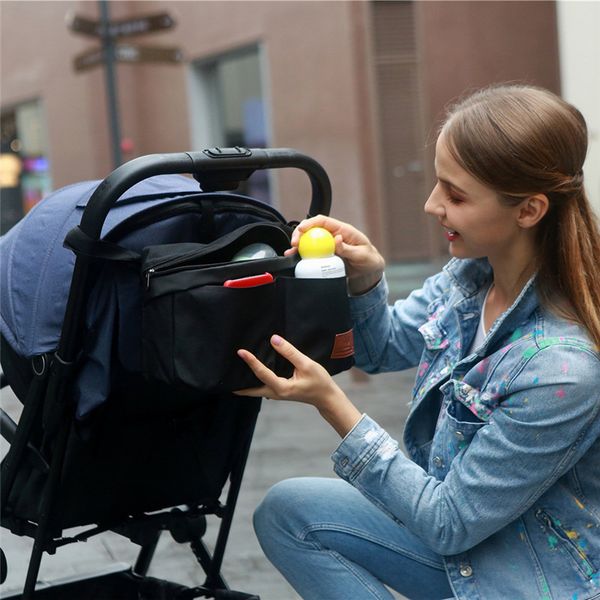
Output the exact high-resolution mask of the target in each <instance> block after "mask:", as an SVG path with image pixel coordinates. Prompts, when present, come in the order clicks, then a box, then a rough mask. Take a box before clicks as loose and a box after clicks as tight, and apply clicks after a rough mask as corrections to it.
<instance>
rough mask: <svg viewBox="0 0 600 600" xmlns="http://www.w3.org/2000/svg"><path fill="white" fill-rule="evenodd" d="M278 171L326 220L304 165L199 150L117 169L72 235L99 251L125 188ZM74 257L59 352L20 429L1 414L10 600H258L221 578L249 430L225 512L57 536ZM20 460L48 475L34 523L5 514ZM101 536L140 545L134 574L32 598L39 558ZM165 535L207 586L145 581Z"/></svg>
mask: <svg viewBox="0 0 600 600" xmlns="http://www.w3.org/2000/svg"><path fill="white" fill-rule="evenodd" d="M282 167H294V168H299V169H301V170H303V171H304V172H305V173H306V174H307V175H308V176H309V178H310V182H311V188H312V198H311V204H310V210H309V213H308V216H309V217H310V216H314V215H316V214H319V213H322V214H328V213H329V209H330V205H331V187H330V184H329V179H328V177H327V174H326V173H325V171H324V170H323V168H322V167H321V165H319V163H317V162H316V161H314V160H313V159H311V158H310V157H307V156H305V155H302V154H299V153H298V152H296V151H294V150H292V149H285V148H284V149H248V148H240V147H235V148H212V149H207V150H204V151H202V152H189V153H188V152H184V153H176V154H166V155H149V156H143V157H140V158H137V159H134V160H132V161H130V162H128V163H126V164H124V165H122V166H121V167H119V168H117V169H116V170H115V171H113V172H112V173H111V174H110V175H109V176H108V177H107V178H106V179H105V180H104V181H103V182H102V183H101V184H100V185H99V186H98V187H97V188H96V190H95V192H94V193H93V194H92V196H91V198H90V200H89V202H88V205H87V206H86V208H85V210H84V212H83V216H82V219H81V224H80V226H79V228H78V229H79V231H78V234H79V237H81V236H82V235H83V237H84V238H86V239H87V241H88V242H89V244H90V247H94V245H100V244H102V242H101V231H102V225H103V223H104V221H105V219H106V216H107V214H108V212H109V210H110V208H111V207H112V206H113V205H114V204H115V203H116V201H117V200H118V199H119V197H120V196H121V195H122V194H123V193H124V192H125V191H127V190H128V189H129V188H130V187H132V186H133V185H134V184H136V183H138V182H140V181H143V180H144V179H147V178H149V177H152V176H155V175H163V174H175V173H177V174H179V173H191V174H192V175H193V176H194V178H195V179H197V180H198V181H199V182H200V184H201V188H202V191H203V192H211V191H217V190H232V189H236V188H237V186H238V184H239V183H240V182H241V181H243V180H246V179H247V178H248V177H250V175H251V174H252V173H253V172H254V171H256V170H259V169H272V168H282ZM76 254H77V256H76V260H75V265H74V270H73V275H72V280H71V286H70V289H69V296H68V300H67V305H66V310H65V316H64V320H63V324H62V330H61V335H60V340H59V343H58V347H57V349H56V351H55V352H53V353H47V354H44V355H39V356H36V357H34V358H33V359H32V360H31V368H32V370H33V378H32V379H31V383H30V385H29V387H28V389H27V392H26V397H25V399H24V401H23V404H24V406H23V412H22V414H21V417H20V419H19V423H18V425H17V424H16V423H15V422H14V421H13V420H12V419H11V418H10V416H9V415H8V414H7V413H6V412H5V411H3V410H2V409H0V422H1V425H2V428H1V433H2V436H3V437H5V438H6V439H7V440H8V441H9V442H10V449H9V451H8V454H7V456H6V458H5V460H4V461H3V469H2V481H1V483H2V490H1V507H2V526H3V527H7V528H8V529H10V530H11V531H12V532H13V533H15V534H17V535H26V536H28V537H32V538H33V540H34V544H33V549H32V553H31V558H30V562H29V566H28V571H27V576H26V580H25V586H24V590H23V593H22V596H21V595H17V596H11V597H12V598H17V597H21V598H22V599H23V600H32V599H33V598H34V597H35V598H38V599H39V598H47V599H50V598H59V597H60V598H65V597H80V596H69V595H68V594H81V593H82V591H83V590H84V589H85V585H86V584H90V583H92V582H98V581H100V580H102V578H109V579H110V578H112V579H113V580H114V581H117V580H119V581H120V579H119V578H122V580H123V585H125V584H126V583H127V585H129V586H132V589H134V588H135V590H137V591H138V593H139V591H140V590H142V591H145V592H148V593H154V592H155V590H159V591H160V594H161V595H160V596H156V595H154V596H148V597H149V598H154V597H157V598H158V597H160V598H177V599H181V600H184V599H191V598H199V597H208V598H211V597H212V598H223V599H225V598H229V599H232V600H234V599H238V600H243V599H245V600H252V599H255V600H257V599H258V597H257V596H253V595H251V594H246V593H242V592H234V591H231V590H230V589H229V587H228V585H227V583H226V582H225V580H224V578H223V576H222V574H221V566H222V563H223V557H224V553H225V547H226V544H227V539H228V536H229V532H230V528H231V523H232V519H233V514H234V510H235V505H236V502H237V498H238V495H239V491H240V486H241V482H242V478H243V473H244V469H245V464H246V459H247V457H248V453H249V450H250V444H251V440H252V434H253V428H254V423H253V424H252V428H251V431H250V433H249V436H248V439H247V441H246V442H245V443H244V445H243V447H242V449H241V451H240V455H239V456H238V460H237V462H236V464H235V465H234V466H233V468H232V469H231V472H230V476H229V488H228V491H227V498H226V501H225V504H221V503H220V502H219V501H217V503H216V505H214V506H187V508H185V509H181V508H176V509H171V508H170V507H165V508H167V510H161V511H159V512H156V513H152V514H143V515H141V516H131V517H129V518H127V519H126V520H125V521H123V522H120V523H111V524H108V525H104V524H103V525H99V526H96V527H93V528H91V529H86V530H85V531H83V532H81V533H79V534H77V535H75V536H72V537H62V530H61V527H60V525H59V524H58V525H57V523H58V520H57V506H56V504H57V496H58V491H59V489H60V482H61V473H62V471H63V464H64V460H65V455H66V450H67V444H68V440H69V436H70V434H71V431H72V427H73V421H74V407H73V403H72V402H71V401H70V397H69V391H70V384H71V382H72V380H73V377H74V374H75V371H76V368H77V366H78V357H79V356H80V354H81V351H82V346H83V339H82V338H83V331H84V326H83V323H84V317H85V309H86V301H87V299H88V296H89V291H90V287H91V282H90V272H91V268H90V267H91V263H92V262H93V260H94V258H93V257H92V256H89V255H87V254H86V253H85V252H77V253H76ZM7 384H9V382H8V380H7V378H6V377H5V376H3V378H2V382H1V387H5V385H7ZM41 419H43V423H44V431H43V441H42V444H41V445H38V446H37V447H36V445H35V444H33V443H32V439H31V438H32V432H33V429H34V424H35V423H36V422H37V423H39V422H40V420H41ZM48 448H51V459H50V463H49V464H48V463H47V462H46V458H45V456H46V455H47V449H48ZM26 460H29V461H35V462H36V463H37V465H38V466H39V467H40V468H41V469H42V470H43V471H44V472H46V473H47V478H46V480H45V485H44V488H43V495H42V499H41V505H40V506H41V508H40V512H39V519H38V522H37V524H36V523H32V522H30V521H24V520H23V519H20V518H15V517H14V515H11V514H10V512H9V511H7V510H6V507H7V501H8V499H9V497H10V493H11V490H12V488H13V486H14V484H15V481H16V479H17V475H18V473H19V469H20V468H21V465H22V463H23V461H26ZM207 514H212V515H215V516H217V517H218V518H220V519H221V524H220V527H219V531H218V536H217V541H216V544H215V548H214V551H213V553H212V554H211V553H210V551H209V550H208V548H207V547H206V545H205V544H204V542H203V540H202V536H203V534H204V532H205V530H206V515H207ZM108 530H112V531H116V532H117V533H120V534H122V535H124V536H126V537H128V538H129V539H130V540H131V541H132V542H134V543H136V544H139V545H140V547H141V548H140V551H139V554H138V556H137V560H136V562H135V564H134V566H133V567H132V568H131V569H127V570H124V571H120V572H117V573H109V574H106V573H104V574H102V575H99V576H97V577H92V578H88V579H85V580H82V581H75V582H66V583H63V584H61V585H60V586H54V587H48V588H40V589H39V590H37V591H36V581H37V576H38V573H39V569H40V566H41V560H42V556H43V553H44V552H47V553H50V554H53V553H54V552H56V550H57V549H58V548H60V547H62V546H64V545H66V544H70V543H73V542H78V541H86V540H87V539H89V538H91V537H93V536H94V535H97V534H99V533H102V532H104V531H108ZM163 530H168V531H170V532H171V534H172V535H173V537H174V538H175V540H176V541H178V542H181V543H184V542H186V543H188V542H189V543H190V545H191V548H192V551H193V553H194V555H195V556H196V558H197V560H198V562H199V563H200V565H201V567H202V568H203V570H204V572H205V574H206V580H205V582H204V584H203V585H202V586H197V587H185V586H182V585H179V584H172V583H171V582H167V581H163V580H154V579H152V578H148V577H146V574H147V572H148V569H149V567H150V563H151V561H152V558H153V555H154V552H155V549H156V546H157V543H158V540H159V536H160V534H161V532H162V531H163ZM2 561H3V563H4V565H3V567H4V566H5V558H4V555H2ZM4 576H5V574H3V578H4ZM153 586H155V587H153ZM165 594H168V595H165ZM135 597H142V596H135Z"/></svg>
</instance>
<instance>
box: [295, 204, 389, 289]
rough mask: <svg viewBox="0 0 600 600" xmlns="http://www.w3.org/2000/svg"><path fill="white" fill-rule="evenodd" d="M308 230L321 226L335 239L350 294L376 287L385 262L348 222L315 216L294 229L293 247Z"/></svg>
mask: <svg viewBox="0 0 600 600" xmlns="http://www.w3.org/2000/svg"><path fill="white" fill-rule="evenodd" d="M311 227H323V228H324V229H327V230H328V231H329V232H330V233H331V234H332V235H333V237H334V238H335V253H336V254H337V255H338V256H340V257H341V258H342V259H343V260H344V262H345V263H346V275H347V277H348V289H349V290H350V293H351V294H353V295H360V294H363V293H365V292H367V291H368V290H370V289H371V288H373V287H375V285H377V283H378V282H379V281H380V280H381V277H382V276H383V270H384V267H385V260H384V259H383V257H382V256H381V254H380V253H379V252H378V251H377V248H375V246H373V244H372V243H371V242H370V240H369V238H368V237H367V236H366V235H365V234H364V233H362V232H360V231H359V230H358V229H356V227H353V226H352V225H349V224H348V223H344V222H342V221H338V220H337V219H333V218H331V217H326V216H324V215H317V216H316V217H311V218H310V219H305V220H304V221H302V222H301V223H300V224H299V225H298V227H296V229H295V230H294V232H293V234H292V248H294V249H295V248H297V247H298V242H299V240H300V236H301V235H302V234H303V233H304V232H305V231H308V230H309V229H310V228H311ZM292 251H293V250H291V251H288V252H292Z"/></svg>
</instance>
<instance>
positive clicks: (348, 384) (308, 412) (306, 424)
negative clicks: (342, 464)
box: [0, 265, 435, 600]
mask: <svg viewBox="0 0 600 600" xmlns="http://www.w3.org/2000/svg"><path fill="white" fill-rule="evenodd" d="M434 268H435V267H433V266H430V265H421V266H420V267H419V266H415V265H413V266H411V265H408V266H407V267H405V268H402V267H400V266H398V267H395V268H394V267H393V268H392V269H391V271H392V272H391V273H390V288H391V289H392V294H393V296H394V297H397V296H399V295H404V290H403V289H402V288H403V286H404V287H409V286H407V285H406V281H407V280H410V283H411V284H412V283H413V282H415V285H411V286H410V287H411V288H412V287H416V286H418V285H419V283H420V282H422V280H423V278H424V277H425V276H427V275H428V274H430V272H433V270H434ZM407 274H410V278H408V277H406V275H407ZM336 380H337V381H338V383H339V384H340V386H341V387H342V388H343V389H344V390H345V391H346V393H347V394H348V395H349V397H350V398H351V399H352V400H353V401H354V402H355V403H356V405H357V406H358V408H359V410H362V411H364V412H368V413H369V415H370V416H372V417H373V418H374V419H375V420H377V421H378V422H379V423H380V424H381V425H383V426H384V427H385V428H386V429H387V430H388V431H389V432H390V433H391V434H392V435H393V436H394V437H396V439H401V433H402V428H403V424H404V420H405V418H406V415H407V413H408V401H409V400H410V395H411V389H412V385H413V380H414V371H412V370H411V371H407V372H403V373H393V374H385V375H378V376H374V377H367V376H365V375H362V374H360V375H358V374H357V372H356V371H354V370H353V371H350V372H347V373H343V374H340V375H338V376H337V377H336ZM19 406H20V405H19V403H18V401H17V400H16V399H15V398H14V396H13V395H12V393H11V392H10V391H6V390H3V392H2V407H3V408H4V409H5V410H8V411H9V412H11V413H12V414H13V415H15V416H16V414H17V413H18V410H19ZM338 442H339V440H338V437H337V435H336V434H335V432H334V431H333V430H332V429H331V428H330V427H329V426H328V425H327V424H326V423H325V422H324V421H323V420H322V419H320V417H319V415H318V414H317V413H316V411H315V410H314V409H313V408H311V407H309V406H306V405H301V404H296V403H292V402H274V401H264V402H263V408H262V410H261V414H260V415H259V419H258V423H257V428H256V432H255V435H254V440H253V444H252V449H251V452H250V457H249V459H248V464H247V467H246V472H245V476H244V481H243V485H242V490H241V493H240V497H239V499H238V504H237V509H236V516H235V519H234V523H233V527H232V531H231V534H230V538H229V543H228V546H227V552H226V554H225V561H224V567H223V575H224V577H225V579H226V580H227V582H228V583H229V585H230V586H231V587H232V588H233V589H238V590H241V591H247V592H253V593H256V594H258V595H260V597H261V600H297V599H298V598H299V597H298V596H297V594H295V593H294V591H293V590H292V589H291V588H290V587H289V586H288V585H287V583H286V582H285V581H284V580H283V578H282V577H281V576H280V575H279V574H278V573H277V572H276V571H275V569H274V568H273V567H272V566H271V565H270V563H269V562H268V561H267V560H266V558H265V557H264V556H263V554H262V551H261V549H260V547H259V545H258V542H257V541H256V538H255V536H254V532H253V530H252V525H251V518H252V512H253V510H254V507H255V506H256V505H257V504H258V502H260V500H261V498H262V497H263V496H264V494H265V492H266V491H267V490H268V489H269V487H270V486H271V485H273V484H274V483H276V482H277V481H280V480H281V479H285V478H287V477H293V476H302V475H309V476H326V477H328V476H334V473H333V470H332V463H331V460H330V458H329V456H330V454H331V452H332V451H333V450H334V449H335V447H336V446H337V444H338ZM2 443H3V444H4V441H2ZM1 448H2V454H3V455H4V453H5V451H6V445H5V444H4V445H2V446H1ZM214 530H215V528H214V527H212V528H210V526H209V531H208V533H207V536H206V540H207V541H208V542H209V545H210V543H212V540H213V539H214V535H213V532H214ZM1 545H2V548H3V549H4V551H5V553H6V555H7V559H8V562H9V575H8V579H7V581H6V583H5V584H4V585H2V586H0V598H1V597H2V592H5V591H6V590H8V589H11V590H12V589H15V588H19V587H22V584H23V581H24V579H25V573H26V569H27V562H28V559H29V553H30V551H31V545H32V544H31V541H30V540H29V539H26V538H19V537H17V536H14V535H12V534H11V533H9V532H7V531H5V530H2V537H1ZM137 549H138V547H137V546H134V545H133V544H131V543H130V542H129V541H128V540H126V539H125V538H122V537H121V536H119V535H117V534H114V533H106V534H103V535H101V536H97V537H96V538H94V539H93V540H90V541H89V542H86V543H80V544H75V545H72V546H67V547H65V548H62V549H60V550H59V551H58V552H57V554H56V555H55V556H47V555H45V556H44V559H43V561H42V568H41V571H40V578H41V579H44V580H53V579H57V578H63V577H65V576H70V575H75V574H79V573H86V572H96V571H98V570H101V569H103V568H106V567H108V566H110V565H111V564H114V563H130V562H131V561H133V560H134V559H135V556H136V551H137ZM149 574H150V575H152V576H155V577H160V578H165V579H169V580H172V581H177V582H179V583H183V584H186V585H199V584H201V583H203V581H204V577H203V573H202V570H201V569H200V568H199V566H198V565H197V563H196V561H195V558H194V556H193V554H192V552H191V551H190V550H189V549H188V548H187V547H186V546H182V545H180V544H177V543H175V542H174V541H173V540H172V539H171V538H170V536H169V535H168V534H167V533H164V534H163V536H162V537H161V540H160V542H159V546H158V550H157V553H156V556H155V560H154V562H153V566H152V567H151V570H150V573H149ZM398 598H400V596H398ZM82 600H85V599H82ZM107 600H110V599H107Z"/></svg>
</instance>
